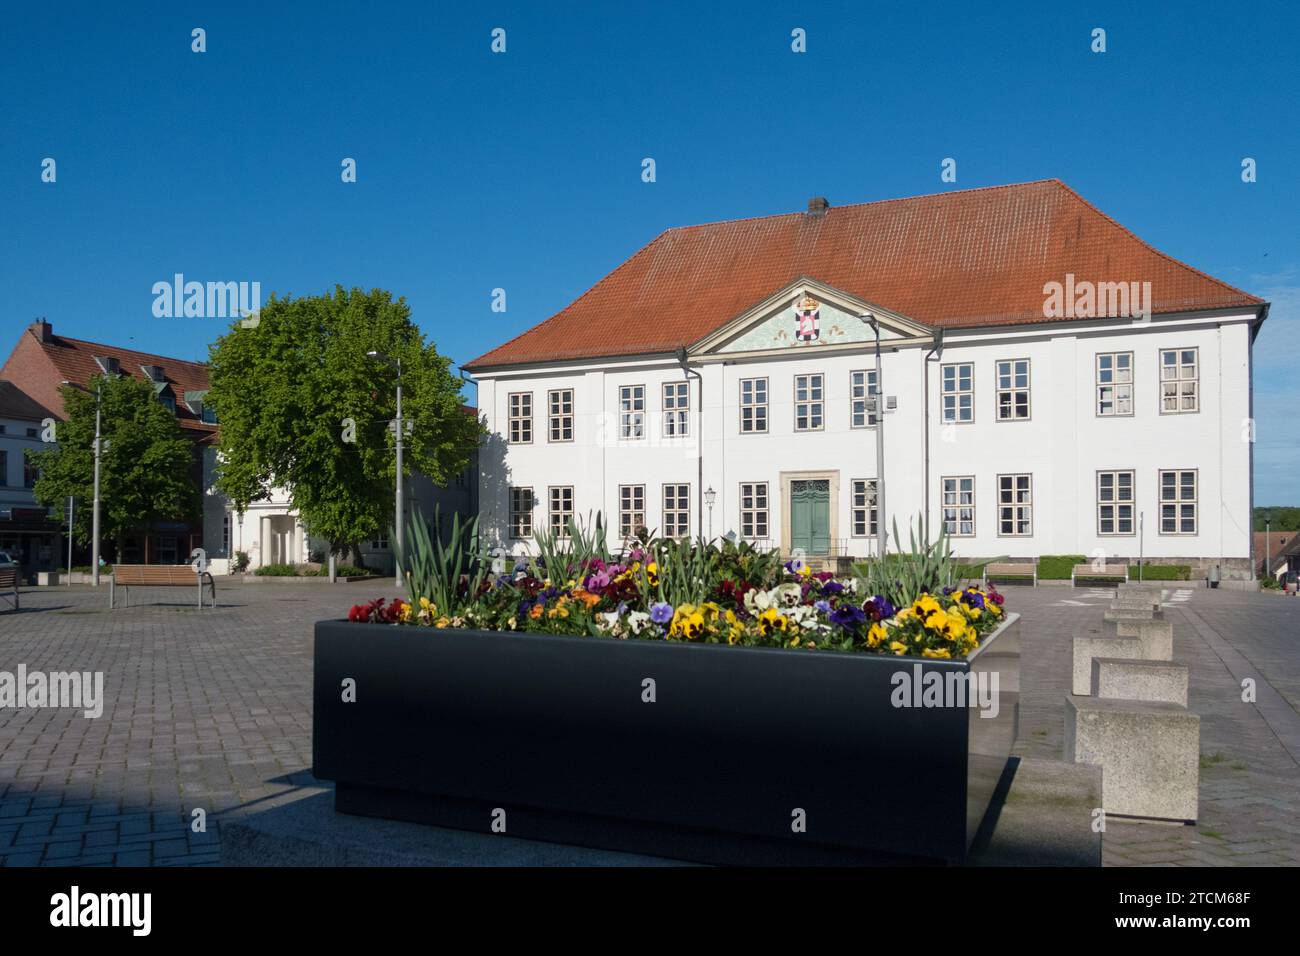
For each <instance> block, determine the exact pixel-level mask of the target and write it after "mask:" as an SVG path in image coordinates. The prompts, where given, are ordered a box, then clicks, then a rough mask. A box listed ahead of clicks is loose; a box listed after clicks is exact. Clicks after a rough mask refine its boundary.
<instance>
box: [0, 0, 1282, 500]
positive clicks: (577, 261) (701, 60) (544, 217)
mask: <svg viewBox="0 0 1300 956" xmlns="http://www.w3.org/2000/svg"><path fill="white" fill-rule="evenodd" d="M1297 7H1298V5H1297V4H1295V3H1294V2H1291V0H1288V2H1277V3H1267V2H1266V3H1255V4H1250V5H1248V6H1244V7H1243V6H1231V5H1224V4H1218V3H1209V2H1205V3H1180V4H1167V5H1166V4H1156V3H1143V4H1131V3H1091V4H1043V3H1041V2H1037V3H1023V4H1018V3H999V4H996V5H993V4H963V5H960V6H959V5H955V4H954V5H951V6H950V5H946V4H944V3H926V4H883V3H881V4H864V3H861V2H852V3H848V2H846V3H803V2H801V3H795V2H788V3H763V2H748V3H714V4H703V3H699V2H692V3H653V4H631V3H608V4H587V3H563V4H560V3H545V4H544V3H536V2H529V3H518V4H491V3H488V4H473V3H464V4H454V5H453V4H442V3H433V2H412V3H385V2H382V0H374V2H371V3H366V4H344V3H293V2H276V3H266V2H259V3H251V2H226V3H219V4H218V3H184V2H172V3H151V2H132V3H127V4H103V3H99V2H95V3H81V4H58V5H41V4H21V5H20V4H16V3H11V4H7V5H6V6H5V8H4V10H3V12H2V13H0V18H2V19H0V25H2V28H0V80H3V82H0V269H2V270H3V272H2V273H0V274H2V275H3V278H4V288H5V289H6V292H7V293H8V301H7V303H6V309H5V315H4V318H3V322H2V324H0V339H3V341H2V342H0V350H2V351H3V352H6V353H7V351H8V349H9V348H10V347H11V345H12V342H13V341H14V340H16V338H17V335H18V334H19V332H20V331H21V329H22V328H24V327H25V326H26V325H27V324H28V323H29V322H30V321H31V320H32V319H33V318H34V317H36V316H41V315H44V316H47V317H48V318H49V319H50V321H51V322H53V323H54V326H55V328H56V329H57V330H58V331H59V332H60V333H62V334H67V335H71V336H75V337H80V338H89V339H99V340H105V341H112V342H115V343H117V344H120V345H124V346H128V347H133V348H139V349H142V350H147V351H156V352H160V353H164V354H170V355H176V356H180V357H185V358H204V357H205V356H206V349H207V344H208V343H209V342H210V341H211V340H212V339H213V338H214V337H215V336H216V335H218V334H219V333H220V331H221V330H222V324H223V323H222V321H221V320H219V319H184V318H181V319H176V318H171V319H159V318H155V317H154V316H153V314H152V311H151V308H152V304H153V296H152V294H151V291H150V290H151V288H152V285H153V283H155V282H157V281H160V280H168V279H170V277H171V276H172V275H173V274H174V273H176V272H181V273H184V274H185V275H186V277H187V278H191V279H197V280H200V281H208V280H213V281H217V280H220V281H230V280H247V281H252V280H257V281H259V282H261V284H262V290H263V296H264V297H265V296H266V295H268V294H269V293H270V292H271V291H272V290H275V291H279V292H291V293H293V294H296V295H303V294H315V293H319V292H322V291H324V290H326V289H328V288H332V286H333V285H334V284H335V283H343V284H345V285H359V286H363V287H372V286H379V287H382V288H387V289H391V290H393V291H394V292H395V293H398V294H402V295H405V296H406V298H407V301H408V302H409V303H410V304H411V306H412V308H413V309H414V312H415V316H416V319H417V321H419V323H420V324H421V326H422V328H423V329H424V331H425V332H426V333H427V334H428V335H429V336H430V337H431V338H432V339H433V340H434V341H435V342H436V343H437V345H438V347H439V349H440V350H441V351H442V352H443V353H445V354H447V355H450V356H451V357H452V358H453V359H455V360H457V361H466V360H468V359H470V358H472V357H474V356H475V355H477V354H479V353H481V352H483V351H486V350H487V349H488V348H490V347H491V346H493V345H495V344H498V343H499V342H500V341H503V340H504V339H506V338H508V337H510V336H512V335H514V334H516V333H518V332H519V331H521V330H522V329H524V328H526V327H528V326H529V325H532V324H533V323H535V322H537V321H540V320H541V319H544V318H546V317H547V316H549V315H551V314H552V313H554V312H555V311H557V310H559V309H560V308H562V307H563V306H564V305H566V304H567V303H568V302H569V301H571V300H572V299H573V298H575V297H576V296H578V295H580V294H581V293H582V292H583V291H585V290H586V289H587V288H588V287H589V286H590V285H591V284H592V283H594V282H595V281H596V280H597V279H599V278H600V277H601V276H603V275H604V274H605V273H607V272H608V271H610V270H611V269H612V268H614V267H615V266H617V265H618V264H619V263H620V262H622V261H623V260H624V259H625V258H627V257H628V256H629V255H630V254H631V253H633V252H634V251H635V250H636V249H637V248H638V247H640V246H641V245H642V244H644V243H645V242H647V241H648V240H650V239H651V238H653V237H654V236H655V235H656V234H658V233H659V232H660V231H662V230H663V229H665V228H668V227H670V226H674V225H684V224H689V223H696V222H707V221H711V220H717V219H728V218H736V217H743V216H755V215H767V214H772V213H780V212H789V211H794V210H797V209H801V208H803V206H804V204H805V203H806V201H807V199H808V197H809V196H811V195H815V194H820V195H826V196H828V197H830V199H831V201H832V202H833V203H838V204H843V203H850V202H863V201H868V200H873V199H883V198H890V197H897V196H909V195H918V194H923V193H931V192H936V191H939V190H942V189H953V188H971V187H976V186H986V185H994V184H1000V183H1010V182H1022V181H1026V180H1032V179H1041V178H1045V177H1058V178H1060V179H1063V180H1064V181H1065V182H1067V183H1069V184H1070V185H1071V186H1072V187H1074V188H1075V189H1076V190H1078V191H1079V192H1080V193H1081V194H1082V195H1083V196H1084V197H1085V198H1087V199H1089V200H1090V201H1092V202H1093V203H1095V204H1096V205H1098V206H1099V207H1100V208H1101V209H1103V210H1104V211H1106V212H1107V213H1109V214H1110V215H1112V216H1114V217H1115V218H1116V219H1118V220H1119V221H1120V222H1122V223H1124V224H1125V225H1126V226H1128V227H1129V228H1131V229H1133V230H1134V231H1135V232H1136V233H1137V234H1138V235H1139V236H1141V237H1142V238H1144V239H1146V240H1147V241H1149V242H1151V243H1153V244H1154V245H1155V246H1157V247H1158V248H1160V249H1162V250H1164V251H1165V252H1168V253H1170V254H1171V255H1174V256H1177V257H1178V258H1181V259H1183V260H1184V261H1187V262H1189V263H1191V264H1192V265H1195V266H1197V267H1198V268H1201V269H1203V270H1205V271H1207V272H1209V273H1211V274H1212V275H1215V276H1217V277H1219V278H1222V279H1224V280H1226V281H1228V282H1231V283H1233V284H1234V285H1237V286H1240V287H1242V288H1244V289H1246V290H1248V291H1250V292H1253V293H1255V294H1257V295H1261V296H1264V297H1266V298H1268V299H1270V300H1271V301H1272V302H1273V303H1274V306H1273V312H1272V315H1271V317H1270V319H1269V321H1268V322H1267V323H1266V324H1265V329H1264V331H1263V333H1262V335H1261V337H1260V339H1259V341H1258V343H1257V348H1256V353H1255V360H1256V371H1257V373H1258V375H1257V380H1256V409H1257V417H1258V421H1259V426H1258V445H1257V448H1256V472H1257V475H1256V500H1257V502H1259V503H1261V504H1300V489H1298V488H1297V481H1296V478H1295V476H1296V475H1297V474H1300V437H1297V436H1298V435H1300V428H1297V426H1296V424H1295V423H1296V420H1297V418H1300V375H1297V372H1300V359H1297V353H1298V351H1300V350H1298V349H1297V345H1298V344H1300V242H1298V241H1297V237H1298V236H1300V228H1298V225H1297V224H1298V223H1300V190H1298V189H1297V185H1296V176H1295V166H1296V164H1297V162H1300V124H1298V123H1297V122H1296V117H1297V114H1298V111H1297V104H1298V103H1300V96H1297V94H1298V93H1300V89H1298V87H1300V71H1297V69H1296V62H1297V61H1296V50H1297V48H1300V12H1298V9H1297ZM194 27H202V28H204V29H205V30H206V31H207V52H206V53H203V54H196V53H193V52H191V48H190V47H191V36H190V34H191V30H192V29H193V28H194ZM494 27H502V28H504V29H505V30H506V37H507V52H506V53H505V54H504V55H494V54H492V53H491V51H490V49H489V44H490V31H491V30H492V29H493V28H494ZM796 27H800V28H803V29H804V30H806V31H807V38H808V39H807V45H808V52H807V53H805V54H802V55H796V54H794V53H792V52H791V49H790V34H791V30H793V29H794V28H796ZM1095 27H1102V28H1104V29H1105V30H1106V40H1107V52H1106V53H1104V54H1095V53H1093V52H1092V51H1091V50H1090V44H1091V31H1092V30H1093V28H1095ZM647 156H649V157H653V158H654V159H655V161H656V165H657V182H655V183H653V184H647V183H643V182H642V181H641V178H640V172H641V160H642V159H643V158H644V157H647ZM1247 156H1249V157H1253V158H1254V159H1255V160H1256V161H1257V163H1258V182H1256V183H1253V184H1244V183H1242V181H1241V177H1240V164H1241V160H1242V158H1243V157H1247ZM45 157H53V158H55V159H56V161H57V163H58V167H57V171H58V180H57V182H56V183H55V184H53V185H51V184H47V183H42V182H41V181H40V164H41V160H42V159H43V158H45ZM344 157H353V158H355V159H356V161H357V173H358V177H357V178H358V181H357V182H356V183H355V184H343V183H342V182H341V181H340V176H339V173H340V163H341V161H342V159H343V158H344ZM944 157H954V158H955V159H956V160H957V163H958V166H957V172H958V181H957V183H956V184H955V185H946V184H943V183H941V182H940V181H939V164H940V161H941V160H942V159H943V158H944ZM497 287H500V288H504V289H505V290H506V292H507V296H508V299H507V301H508V311H507V312H506V313H505V314H504V315H503V314H498V313H493V312H492V311H491V310H490V293H491V290H492V289H494V288H497Z"/></svg>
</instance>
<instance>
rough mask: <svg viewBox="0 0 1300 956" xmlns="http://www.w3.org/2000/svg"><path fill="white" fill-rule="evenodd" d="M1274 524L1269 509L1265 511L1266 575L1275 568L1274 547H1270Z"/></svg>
mask: <svg viewBox="0 0 1300 956" xmlns="http://www.w3.org/2000/svg"><path fill="white" fill-rule="evenodd" d="M1272 524H1273V516H1272V515H1270V514H1269V513H1268V512H1267V511H1266V512H1264V577H1268V575H1269V572H1270V571H1272V570H1273V568H1272V565H1273V560H1272V559H1273V549H1272V547H1270V545H1271V541H1272V537H1271V534H1270V532H1271V531H1272V530H1273V529H1272Z"/></svg>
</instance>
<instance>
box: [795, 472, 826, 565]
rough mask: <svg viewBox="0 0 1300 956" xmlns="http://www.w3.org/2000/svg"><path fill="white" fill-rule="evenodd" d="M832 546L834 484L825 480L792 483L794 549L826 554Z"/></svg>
mask: <svg viewBox="0 0 1300 956" xmlns="http://www.w3.org/2000/svg"><path fill="white" fill-rule="evenodd" d="M830 547H831V483H830V482H829V481H828V480H827V479H825V478H815V479H809V480H799V481H792V482H790V550H791V551H798V550H802V551H803V552H804V553H805V554H826V553H828V552H829V551H830Z"/></svg>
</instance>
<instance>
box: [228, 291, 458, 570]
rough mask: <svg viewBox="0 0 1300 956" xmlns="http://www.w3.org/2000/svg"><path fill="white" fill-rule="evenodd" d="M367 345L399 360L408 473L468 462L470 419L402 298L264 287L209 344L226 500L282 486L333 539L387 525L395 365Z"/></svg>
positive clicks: (443, 474) (434, 474) (443, 473)
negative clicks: (261, 296) (252, 309)
mask: <svg viewBox="0 0 1300 956" xmlns="http://www.w3.org/2000/svg"><path fill="white" fill-rule="evenodd" d="M371 351H375V352H379V353H383V354H385V355H387V356H389V357H391V358H392V359H393V360H394V361H396V360H398V359H400V361H401V370H402V418H403V420H404V421H409V422H410V423H411V425H410V428H409V432H408V434H407V435H405V436H404V446H403V458H404V469H405V471H406V473H407V474H408V475H409V474H410V473H411V472H413V471H419V472H422V473H423V474H425V475H427V476H428V477H429V478H430V479H431V480H433V481H434V482H435V483H436V484H440V485H441V484H446V483H447V482H448V480H450V479H451V478H452V477H453V476H454V475H455V474H456V473H457V472H459V471H461V470H463V469H464V468H465V466H466V464H467V463H468V461H469V458H470V455H471V453H472V452H473V450H474V448H475V446H476V445H477V443H478V441H479V436H480V433H481V431H482V429H481V426H480V425H479V423H478V421H477V419H475V418H474V417H473V416H472V415H469V414H467V413H466V412H465V410H464V407H463V404H462V401H463V400H462V398H461V394H460V386H461V383H460V381H459V379H458V378H457V377H456V376H455V375H453V374H452V372H451V369H450V366H451V360H450V359H448V358H446V357H444V356H442V355H439V354H438V351H437V349H436V348H435V347H434V346H433V345H432V344H430V343H427V342H426V341H425V338H424V335H423V334H422V333H421V331H420V330H419V328H418V327H417V326H416V325H415V324H414V323H413V322H412V321H411V310H410V308H409V307H408V306H407V305H406V301H405V300H404V299H402V298H398V299H396V300H394V299H393V297H392V295H391V293H389V292H386V291H383V290H381V289H374V290H371V291H369V292H365V291H362V290H360V289H351V290H345V289H344V288H342V287H341V286H339V287H336V288H335V290H334V292H333V293H331V294H326V295H321V296H309V297H305V298H299V299H295V298H292V297H285V298H279V297H276V296H272V297H271V299H270V300H269V301H268V302H267V303H266V304H265V306H264V307H263V309H262V311H261V312H260V313H259V317H258V321H256V322H237V323H235V324H234V325H232V327H231V329H230V331H229V332H228V333H226V334H225V335H223V336H221V338H219V339H218V340H217V341H216V343H215V344H214V345H213V346H212V347H211V351H210V368H209V374H210V379H211V389H210V391H209V392H208V394H207V396H206V397H205V399H204V400H205V401H206V402H208V403H210V404H211V405H212V406H213V408H214V409H215V410H216V413H217V418H218V420H219V421H220V422H221V437H220V445H219V452H220V461H219V464H218V466H217V468H218V473H217V487H218V489H219V490H221V491H222V492H223V493H224V494H225V495H226V496H227V497H229V498H230V499H231V501H232V503H233V504H234V506H235V508H236V509H237V510H239V511H240V512H242V511H243V510H244V509H246V508H247V507H248V505H249V504H250V503H251V502H253V501H257V500H260V499H265V498H269V497H270V495H271V490H272V488H278V489H282V490H283V491H284V492H286V493H287V494H288V496H289V498H290V500H291V502H292V504H293V507H294V508H296V509H297V510H298V512H299V515H300V516H301V518H302V521H303V523H304V524H305V525H306V526H307V528H308V529H309V531H310V532H311V533H312V534H314V535H316V536H318V537H322V538H325V539H326V540H328V541H329V542H330V547H331V550H332V551H333V552H335V553H339V552H341V551H343V550H344V549H345V547H351V548H352V549H353V550H354V551H356V546H357V544H358V543H359V542H360V541H362V540H365V539H367V538H372V537H375V536H376V535H378V534H379V533H381V532H383V531H385V530H386V529H388V528H389V527H391V526H392V524H393V486H394V479H395V475H396V455H395V442H396V437H395V435H394V432H393V429H392V427H391V425H390V422H391V421H392V420H393V419H395V418H396V414H397V409H396V388H395V385H396V372H395V370H394V368H393V367H392V366H390V364H389V363H388V362H385V361H380V360H376V359H374V358H371V357H369V356H368V354H367V353H369V352H371ZM358 557H359V555H358Z"/></svg>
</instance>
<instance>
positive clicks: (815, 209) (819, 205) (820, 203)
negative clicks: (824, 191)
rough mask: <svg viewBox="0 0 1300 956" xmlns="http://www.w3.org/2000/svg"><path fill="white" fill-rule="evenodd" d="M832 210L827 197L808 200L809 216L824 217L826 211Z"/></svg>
mask: <svg viewBox="0 0 1300 956" xmlns="http://www.w3.org/2000/svg"><path fill="white" fill-rule="evenodd" d="M830 208H831V204H830V200H828V199H827V198H826V197H825V196H813V198H812V199H809V200H808V215H810V216H824V215H826V210H827V209H830Z"/></svg>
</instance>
